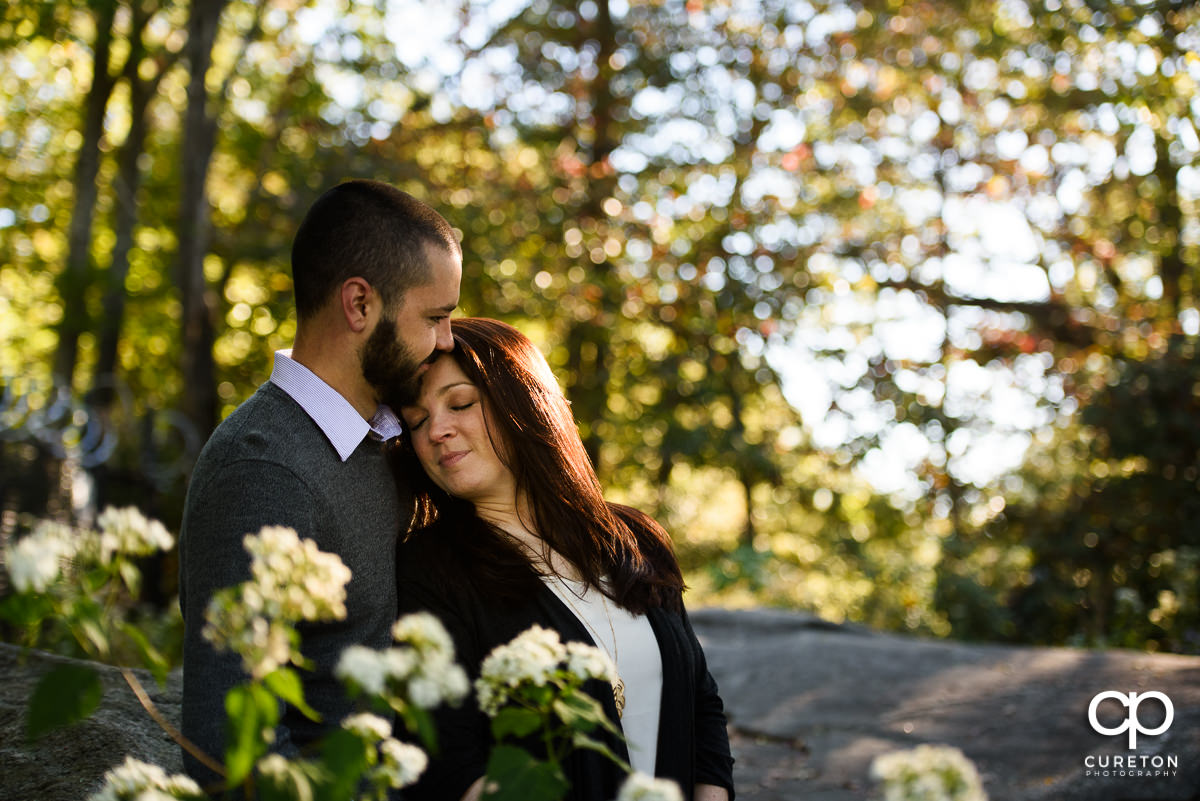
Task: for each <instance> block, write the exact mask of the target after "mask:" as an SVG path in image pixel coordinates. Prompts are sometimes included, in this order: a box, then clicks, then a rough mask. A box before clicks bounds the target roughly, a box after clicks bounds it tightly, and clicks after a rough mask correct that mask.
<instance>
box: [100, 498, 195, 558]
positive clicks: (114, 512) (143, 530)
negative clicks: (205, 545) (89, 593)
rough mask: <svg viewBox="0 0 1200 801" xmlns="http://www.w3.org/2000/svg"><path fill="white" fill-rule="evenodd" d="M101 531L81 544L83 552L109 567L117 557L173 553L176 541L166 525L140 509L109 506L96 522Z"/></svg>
mask: <svg viewBox="0 0 1200 801" xmlns="http://www.w3.org/2000/svg"><path fill="white" fill-rule="evenodd" d="M96 528H97V529H99V530H98V531H89V532H87V533H86V534H85V536H84V537H83V540H82V541H81V543H80V552H81V553H82V554H84V555H86V556H87V557H88V558H90V559H92V560H94V561H97V562H99V563H100V564H102V565H107V564H109V563H110V562H112V558H113V556H114V555H117V554H120V555H123V556H148V555H149V554H152V553H154V552H155V551H166V550H170V548H171V546H172V545H174V544H175V538H174V537H172V536H171V533H170V532H169V531H167V529H166V526H164V525H163V524H162V523H160V522H158V521H157V520H150V519H147V518H146V516H145V515H143V514H142V513H141V512H140V511H138V509H137V507H134V506H127V507H125V508H123V509H118V508H116V507H113V506H109V507H108V508H106V509H105V510H104V511H103V512H101V513H100V517H98V518H97V519H96Z"/></svg>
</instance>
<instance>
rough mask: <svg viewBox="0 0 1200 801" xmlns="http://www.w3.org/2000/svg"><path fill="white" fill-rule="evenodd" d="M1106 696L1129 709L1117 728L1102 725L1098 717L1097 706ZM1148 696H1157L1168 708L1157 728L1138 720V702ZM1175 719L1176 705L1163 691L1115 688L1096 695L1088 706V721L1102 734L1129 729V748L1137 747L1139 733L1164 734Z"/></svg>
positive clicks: (1164, 707) (1117, 732)
mask: <svg viewBox="0 0 1200 801" xmlns="http://www.w3.org/2000/svg"><path fill="white" fill-rule="evenodd" d="M1106 698H1112V699H1114V700H1115V701H1117V703H1119V704H1121V706H1124V707H1126V708H1127V709H1128V710H1129V714H1128V715H1126V716H1125V722H1124V723H1122V724H1121V725H1120V726H1117V727H1116V728H1115V729H1109V728H1106V727H1105V726H1102V725H1100V721H1099V720H1097V719H1096V708H1097V707H1099V706H1100V702H1101V701H1103V700H1105V699H1106ZM1147 698H1157V699H1158V700H1159V701H1161V702H1162V705H1163V709H1165V710H1166V712H1167V714H1166V717H1165V718H1163V722H1162V725H1161V726H1159V727H1158V728H1157V729H1146V728H1143V727H1142V724H1141V721H1139V720H1138V704H1140V703H1142V701H1144V700H1146V699H1147ZM1173 720H1175V706H1174V705H1173V704H1172V703H1171V699H1170V698H1168V697H1167V696H1166V695H1164V694H1163V693H1160V692H1158V691H1152V692H1148V693H1129V694H1128V695H1125V694H1124V693H1119V692H1117V691H1115V690H1106V691H1104V692H1102V693H1099V694H1097V695H1096V697H1095V698H1093V699H1092V703H1091V704H1090V705H1089V706H1088V722H1089V723H1091V724H1092V728H1093V729H1095V730H1096V731H1097V732H1099V733H1100V734H1108V735H1114V734H1120V733H1121V732H1123V731H1126V730H1128V731H1129V750H1131V751H1132V750H1134V749H1136V748H1137V736H1138V734H1139V733H1141V734H1145V735H1149V736H1151V737H1153V736H1154V735H1156V734H1162V733H1163V732H1165V731H1166V730H1167V729H1169V728H1170V727H1171V722H1172V721H1173Z"/></svg>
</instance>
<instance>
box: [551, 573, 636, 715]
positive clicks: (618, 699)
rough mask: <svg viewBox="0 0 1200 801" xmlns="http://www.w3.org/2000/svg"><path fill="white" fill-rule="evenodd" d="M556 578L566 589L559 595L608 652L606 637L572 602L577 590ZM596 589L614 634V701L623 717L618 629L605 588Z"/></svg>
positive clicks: (610, 630)
mask: <svg viewBox="0 0 1200 801" xmlns="http://www.w3.org/2000/svg"><path fill="white" fill-rule="evenodd" d="M554 579H555V581H557V582H558V583H559V584H560V585H561V586H562V588H563V590H564V591H565V592H564V593H563V594H562V595H561V596H559V597H561V598H562V599H563V600H564V601H566V602H567V605H568V606H570V607H571V609H572V611H574V612H575V616H576V617H577V618H579V622H581V623H582V624H583V625H584V626H586V627H587V629H588V631H590V632H591V633H592V636H594V637H595V638H596V642H598V643H599V644H600V647H601V648H603V649H604V652H605V653H608V646H607V645H605V644H604V638H603V637H601V636H600V632H598V631H596V629H594V628H592V624H591V623H589V622H588V619H587V617H585V616H584V614H583V612H580V611H579V607H577V606H576V605H575V604H573V603H571V598H570V596H572V595H575V591H574V590H573V589H571V588H570V587H568V586H567V583H566V582H565V581H563V579H562V577H561V576H557V575H556V576H555V577H554ZM596 591H597V592H599V593H600V605H601V606H602V607H603V608H604V618H605V620H607V621H608V631H609V633H611V634H612V644H613V647H612V654H611V656H612V661H613V670H614V671H615V673H614V676H613V680H612V691H613V702H614V703H615V704H616V705H617V717H618V718H622V717H624V716H625V682H624V681H622V680H621V668H620V663H619V662H618V661H617V630H616V629H615V628H613V622H612V614H610V613H609V611H608V601H606V600H605V596H604V592H603V590H600V589H599V588H597V590H596ZM583 593H584V595H586V594H587V587H586V586H585V587H584V590H583ZM575 597H576V598H578V599H579V600H581V601H582V600H583V596H582V595H575Z"/></svg>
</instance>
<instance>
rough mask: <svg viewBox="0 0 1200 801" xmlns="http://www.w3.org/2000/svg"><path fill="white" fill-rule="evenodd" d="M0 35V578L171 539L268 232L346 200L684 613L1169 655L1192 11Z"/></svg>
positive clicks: (3, 22) (1188, 320) (1188, 587)
mask: <svg viewBox="0 0 1200 801" xmlns="http://www.w3.org/2000/svg"><path fill="white" fill-rule="evenodd" d="M0 13H2V15H3V16H2V17H0V64H2V65H3V68H2V69H0V100H2V103H0V168H2V169H3V170H4V175H5V178H6V180H5V181H4V182H3V183H0V382H2V390H3V394H2V398H0V445H2V448H3V450H2V453H0V460H2V461H0V469H2V470H3V486H2V489H0V493H2V496H0V505H2V510H0V538H8V537H13V536H18V535H19V534H20V532H21V530H22V526H23V525H24V524H25V521H26V520H27V519H28V517H29V516H31V515H41V514H50V515H53V516H61V517H70V516H84V517H86V515H88V514H89V513H90V512H91V510H95V509H97V508H100V507H101V506H103V505H104V504H107V503H137V504H138V505H140V506H141V507H142V508H143V510H144V511H145V512H146V513H147V514H151V515H155V516H158V517H160V518H162V519H163V520H164V521H166V522H167V523H168V525H171V526H174V525H177V523H178V516H179V510H180V508H181V503H182V498H183V493H184V491H185V488H186V477H187V473H188V470H189V468H190V465H191V461H192V460H193V459H194V458H195V455H196V453H197V452H198V449H199V446H200V445H201V444H202V443H203V441H204V438H205V437H206V436H207V434H208V432H209V431H210V430H211V428H212V426H213V425H215V423H216V422H217V421H218V420H219V419H220V418H221V417H223V416H224V415H225V414H227V413H228V412H229V411H230V410H231V409H233V408H234V407H235V406H236V405H237V403H238V402H240V401H241V400H242V399H244V398H245V397H247V396H248V395H249V394H250V393H251V392H253V390H254V389H255V387H256V386H257V385H258V384H259V383H261V382H262V381H264V380H265V379H266V377H267V375H268V374H269V370H270V364H271V353H272V351H273V350H274V349H276V348H280V347H287V346H288V345H289V344H290V340H291V336H292V334H293V332H294V314H293V311H292V309H291V296H290V278H289V271H288V256H289V248H290V241H291V236H292V233H293V231H294V230H295V227H296V225H297V224H298V222H299V219H300V217H301V216H302V215H303V213H304V211H305V210H306V209H307V207H308V206H309V204H310V203H311V202H312V201H313V200H314V199H315V198H316V197H317V195H319V194H320V193H321V192H322V191H324V190H325V189H326V188H328V187H329V186H331V185H333V184H335V183H337V182H338V181H340V180H342V179H344V178H348V177H354V176H368V177H373V178H378V179H381V180H386V181H390V182H392V183H395V184H396V185H398V186H400V187H402V188H404V189H406V190H408V191H410V192H412V193H413V194H415V195H417V196H419V197H422V198H424V199H426V200H428V201H429V202H430V203H432V204H433V205H434V206H435V207H437V208H438V209H439V210H441V211H442V212H443V214H444V215H445V216H446V217H447V218H448V219H449V220H450V221H451V222H452V223H453V224H454V225H455V226H456V227H457V228H458V229H459V230H460V231H461V232H462V236H463V244H464V251H465V262H466V263H465V275H464V281H463V303H462V310H463V311H464V312H465V313H469V314H483V315H489V316H495V317H501V318H503V319H506V320H508V321H510V322H512V323H514V324H516V325H518V326H519V327H521V328H522V329H524V330H525V331H527V332H528V333H529V334H530V335H531V336H532V337H533V338H534V339H535V340H536V341H538V342H539V343H540V344H541V345H542V346H543V348H544V350H545V352H546V353H547V355H548V357H549V359H550V361H551V363H552V365H553V366H554V367H555V369H556V370H557V371H558V373H559V375H560V377H561V379H562V381H563V383H564V385H565V386H566V387H567V390H568V393H569V396H570V398H571V400H572V402H573V406H574V409H575V411H576V414H577V416H578V418H579V421H580V425H581V431H582V433H583V436H584V439H585V442H586V444H587V446H588V449H589V452H590V453H591V454H592V457H593V459H594V460H595V462H596V464H597V466H598V468H599V470H600V472H601V475H602V478H603V479H604V481H605V483H606V485H607V486H608V487H609V488H610V490H611V493H612V495H613V496H614V497H616V498H621V499H624V500H626V501H629V502H632V503H635V504H637V505H639V506H642V507H643V508H646V509H647V510H648V511H652V512H654V513H655V514H656V515H658V516H659V517H660V519H662V520H663V521H664V523H666V524H667V526H668V528H669V529H670V530H672V532H673V533H674V536H675V538H676V542H677V545H678V550H679V552H680V555H681V558H682V559H683V561H684V563H685V565H686V567H687V570H688V577H689V582H690V583H691V585H692V587H693V592H694V593H695V594H696V595H697V596H698V597H699V599H703V601H707V602H714V603H726V604H752V603H766V604H774V605H783V606H790V607H800V608H806V609H811V610H813V611H815V612H817V613H819V614H821V615H824V616H826V617H829V618H831V619H852V620H858V621H863V622H866V623H869V624H871V625H875V626H880V627H885V628H890V629H897V630H908V631H917V632H923V633H932V634H936V635H940V636H945V635H954V636H958V637H965V638H978V639H1009V640H1021V641H1036V642H1047V643H1072V644H1089V645H1122V646H1132V647H1147V648H1164V649H1169V650H1176V651H1192V652H1194V651H1195V650H1197V648H1198V647H1200V620H1198V617H1197V615H1198V613H1197V612H1196V611H1195V610H1196V609H1197V603H1196V601H1197V598H1196V593H1197V590H1196V587H1197V586H1200V502H1197V501H1196V500H1195V498H1196V497H1197V489H1198V488H1200V487H1198V480H1200V474H1198V471H1200V464H1198V454H1200V435H1198V434H1197V433H1195V432H1196V428H1195V426H1194V424H1193V421H1194V420H1195V419H1196V412H1197V411H1198V409H1197V404H1198V403H1200V401H1197V398H1200V370H1198V369H1197V367H1196V358H1195V347H1196V343H1197V338H1198V336H1200V310H1198V306H1197V300H1198V299H1197V286H1196V284H1195V279H1196V276H1197V269H1198V267H1200V264H1198V261H1200V253H1198V246H1200V219H1198V217H1197V198H1198V197H1200V170H1198V169H1197V164H1198V162H1200V137H1198V135H1197V131H1196V129H1197V125H1198V124H1200V123H1198V118H1200V101H1197V99H1196V98H1197V92H1196V85H1197V82H1198V81H1200V55H1198V54H1197V51H1198V49H1200V11H1197V10H1196V9H1194V8H1192V7H1191V4H1186V3H1182V2H1167V1H1166V0H1157V1H1156V0H1145V1H1143V2H1137V1H1136V0H1129V1H1128V2H1123V3H1117V2H1101V0H1087V2H1084V1H1083V0H994V1H993V2H982V3H972V4H961V3H949V2H940V0H925V1H924V2H919V3H907V2H897V1H896V0H860V1H859V2H841V1H840V0H837V1H834V0H828V1H826V0H820V1H812V2H804V1H803V0H799V1H797V0H786V1H785V0H778V1H777V0H762V2H753V3H752V2H742V1H741V0H724V1H722V2H715V1H714V2H695V1H693V0H687V1H686V2H684V0H678V1H677V2H663V1H662V0H651V1H650V2H641V1H640V0H583V2H560V1H559V0H529V1H528V2H518V0H513V2H505V3H498V2H492V3H485V2H472V1H471V0H462V2H459V3H454V2H449V0H448V1H447V2H445V3H416V2H406V0H378V2H366V1H365V0H253V2H250V1H249V0H220V1H218V2H199V0H193V2H186V1H185V0H103V1H102V2H90V3H78V2H73V1H72V0H58V1H57V2H50V1H49V0H45V1H41V0H21V1H20V2H16V3H11V4H9V5H8V6H7V7H6V9H5V10H4V11H3V12H0ZM172 573H173V571H172V569H171V566H170V565H169V564H166V565H164V570H163V574H164V578H163V581H162V582H161V586H160V587H159V588H158V591H159V592H160V593H161V595H162V596H163V598H167V597H169V595H170V593H171V592H172V591H173V586H172V578H171V576H172ZM699 602H701V601H700V600H695V599H694V600H693V603H699Z"/></svg>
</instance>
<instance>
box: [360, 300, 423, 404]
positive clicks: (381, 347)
mask: <svg viewBox="0 0 1200 801" xmlns="http://www.w3.org/2000/svg"><path fill="white" fill-rule="evenodd" d="M425 361H426V360H425V359H418V358H417V357H416V356H414V355H413V352H412V350H410V349H409V348H408V346H406V345H405V344H404V343H403V342H401V341H400V339H399V338H398V337H397V336H396V323H395V321H393V320H390V319H388V318H381V319H380V320H379V322H378V323H377V324H376V325H375V330H374V331H372V332H371V335H370V336H369V337H367V341H366V343H365V344H364V345H363V347H362V350H360V351H359V363H360V364H361V365H362V374H363V378H365V379H366V381H367V383H368V384H370V385H371V386H372V387H374V388H375V391H376V392H377V393H379V398H380V400H381V401H382V402H383V403H386V404H387V405H388V406H391V407H392V408H393V409H399V408H400V407H401V406H403V405H405V403H406V402H407V401H409V400H411V399H412V398H415V397H416V395H417V391H418V389H419V382H420V375H421V365H422V364H423V363H424V362H425Z"/></svg>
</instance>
